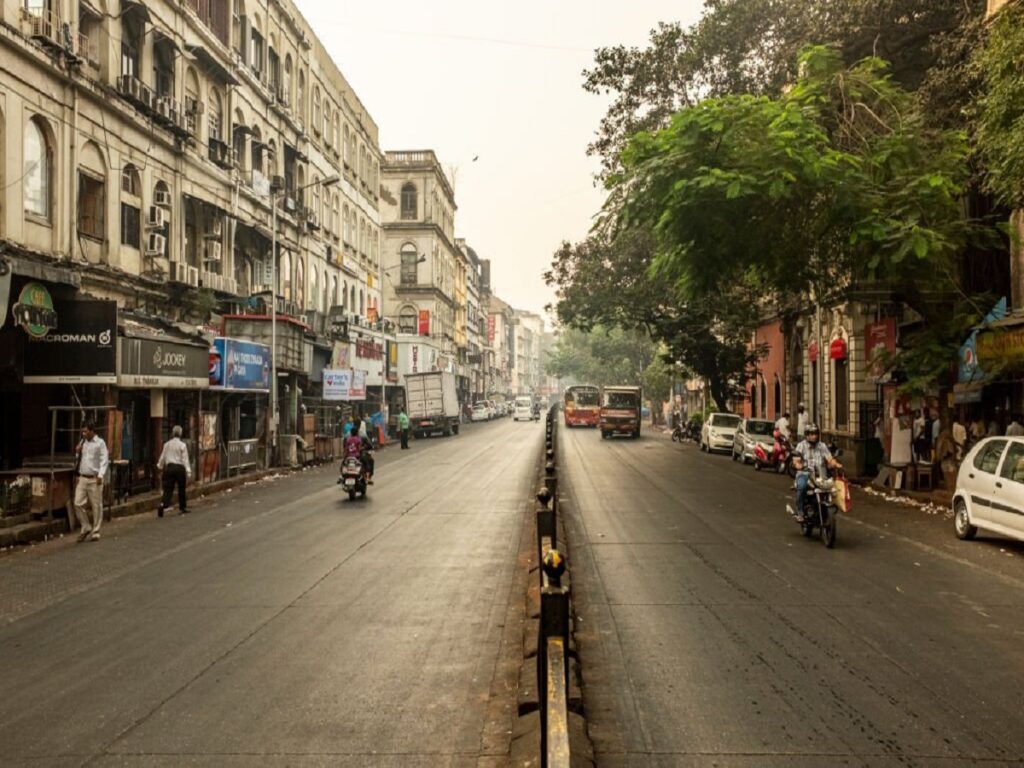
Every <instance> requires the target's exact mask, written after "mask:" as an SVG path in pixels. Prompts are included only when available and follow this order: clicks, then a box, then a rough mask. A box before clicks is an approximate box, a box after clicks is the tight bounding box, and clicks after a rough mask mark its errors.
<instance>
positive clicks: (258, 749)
mask: <svg viewBox="0 0 1024 768" xmlns="http://www.w3.org/2000/svg"><path fill="white" fill-rule="evenodd" d="M541 448H542V440H541V432H540V427H539V426H538V425H537V424H535V423H534V424H525V423H521V424H512V423H511V422H508V421H505V422H495V423H489V424H479V425H472V426H468V427H466V428H465V429H464V431H463V434H462V435H460V436H458V437H455V438H449V439H436V440H431V441H416V442H414V444H413V448H412V450H410V451H399V450H398V449H397V448H395V449H393V450H392V449H389V450H387V451H384V452H381V453H380V454H379V455H378V468H377V483H376V485H374V486H373V487H372V488H371V492H370V495H369V498H368V499H366V500H365V501H360V500H357V501H356V502H349V501H348V499H347V497H344V498H343V497H342V495H341V493H340V492H339V490H338V488H337V487H336V486H335V485H334V480H335V469H334V468H331V467H324V468H321V469H317V470H309V471H305V472H300V473H295V474H291V475H287V476H281V477H277V478H276V479H274V480H273V481H267V482H260V483H253V484H251V485H248V486H245V487H243V488H241V489H239V490H237V491H235V492H233V493H230V494H225V495H222V496H220V497H218V498H216V499H214V500H209V501H201V502H198V503H197V504H196V506H195V511H194V512H193V514H191V515H187V516H180V515H177V514H176V513H173V514H171V515H169V516H168V517H166V518H164V519H163V520H158V519H156V517H155V515H152V516H149V515H147V516H145V517H140V518H132V519H128V520H124V521H116V522H115V523H113V524H111V525H109V526H105V527H104V532H103V539H102V541H100V542H96V543H84V544H75V543H74V542H73V541H72V539H71V537H65V538H64V539H63V540H61V541H59V542H53V543H48V544H44V545H41V546H39V547H34V548H22V549H20V550H16V551H14V552H12V553H8V554H7V555H5V556H3V557H0V681H2V682H0V688H2V690H3V693H2V695H0V764H2V765H5V766H11V765H56V766H64V765H119V766H124V765H128V766H151V765H167V764H171V765H185V764H187V765H217V766H235V765H261V766H262V765H281V766H284V765H288V766H296V765H331V766H338V765H341V766H377V765H380V766H403V767H404V766H478V765H487V766H490V765H501V764H502V759H503V756H504V755H506V754H507V751H508V741H509V739H510V736H509V733H510V731H511V728H512V720H513V718H514V717H515V714H516V713H515V682H516V680H517V674H518V665H519V663H521V661H522V627H521V624H519V623H515V625H514V626H512V624H510V623H509V621H508V619H509V618H510V617H513V616H515V615H516V614H515V611H514V610H513V608H514V607H516V606H518V610H519V611H520V613H521V611H522V605H523V590H524V589H525V587H523V586H522V585H521V584H517V583H516V578H517V577H516V574H517V571H518V570H519V569H517V568H516V558H517V555H518V553H519V550H520V543H521V539H522V536H523V519H524V511H525V510H526V509H528V505H529V503H530V496H531V492H532V491H534V490H535V487H534V485H535V480H536V469H537V461H538V460H539V457H540V451H541ZM522 579H524V580H525V572H524V575H523V576H522ZM513 623H514V622H513ZM506 624H509V626H507V627H506Z"/></svg>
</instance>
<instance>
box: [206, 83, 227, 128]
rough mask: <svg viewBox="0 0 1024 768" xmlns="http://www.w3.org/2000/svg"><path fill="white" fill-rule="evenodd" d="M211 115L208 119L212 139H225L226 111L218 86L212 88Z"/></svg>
mask: <svg viewBox="0 0 1024 768" xmlns="http://www.w3.org/2000/svg"><path fill="white" fill-rule="evenodd" d="M209 101H210V116H209V118H208V120H207V123H208V125H209V129H210V139H216V140H217V141H223V140H224V113H223V106H222V105H223V101H222V100H221V97H220V91H218V90H217V89H216V88H211V89H210V99H209Z"/></svg>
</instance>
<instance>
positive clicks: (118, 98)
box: [0, 0, 381, 484]
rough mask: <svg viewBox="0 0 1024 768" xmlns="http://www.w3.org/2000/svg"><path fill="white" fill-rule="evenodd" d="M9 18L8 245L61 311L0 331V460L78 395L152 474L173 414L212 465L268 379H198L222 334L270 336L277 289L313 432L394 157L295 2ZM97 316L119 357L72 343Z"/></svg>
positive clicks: (166, 3) (289, 394)
mask: <svg viewBox="0 0 1024 768" xmlns="http://www.w3.org/2000/svg"><path fill="white" fill-rule="evenodd" d="M0 23H2V25H3V33H2V40H0V49H2V53H3V56H2V60H0V138H2V143H3V146H4V153H3V155H2V156H0V158H2V160H3V165H2V166H0V179H2V182H3V183H2V185H0V186H2V188H3V200H2V203H3V205H2V215H0V239H2V244H3V250H4V252H5V254H6V256H5V258H6V260H7V262H8V264H9V266H10V268H11V271H12V273H13V283H12V286H11V291H12V303H19V304H21V305H25V306H28V305H26V301H29V302H30V303H34V304H41V305H44V308H42V309H40V308H38V307H37V308H34V309H26V310H25V311H24V313H23V317H24V319H25V320H26V321H27V320H29V319H31V318H30V315H31V316H32V317H34V318H35V319H36V320H39V319H41V318H42V319H45V320H46V321H47V322H46V323H44V324H38V323H37V324H31V323H28V322H25V323H22V326H23V327H13V326H12V325H11V324H6V325H4V326H3V327H2V328H0V350H2V351H3V360H4V361H5V362H4V363H2V364H0V365H3V366H4V367H3V368H2V371H0V401H2V403H3V404H2V405H0V433H3V438H2V440H0V442H2V443H3V446H2V449H0V450H2V457H0V463H2V464H3V465H4V466H16V465H17V464H18V463H19V462H20V461H22V459H24V458H26V457H28V456H31V455H33V454H35V453H43V452H44V450H43V449H44V448H45V447H46V446H48V443H49V434H48V429H47V427H46V425H47V424H48V423H49V422H48V415H47V407H48V406H49V405H51V404H71V403H78V402H82V403H85V404H87V405H106V406H112V407H113V410H112V411H111V412H110V413H115V414H116V418H112V419H111V420H110V421H109V426H108V435H107V436H108V442H111V443H112V445H111V447H112V449H113V451H112V452H113V453H114V454H115V458H117V457H121V458H123V459H124V460H125V461H127V462H130V464H131V468H132V469H131V472H132V475H133V477H134V479H135V480H136V481H137V482H138V483H139V484H145V483H148V482H150V481H151V470H152V464H153V460H154V451H155V449H156V447H158V446H159V443H160V441H161V439H162V438H163V437H164V436H165V434H166V433H167V431H168V429H169V427H170V424H171V423H172V422H178V423H182V424H183V426H184V427H185V429H186V434H187V435H188V436H189V437H190V438H191V439H192V440H193V441H194V442H195V444H196V446H197V447H198V448H199V449H200V450H199V451H198V453H199V462H198V463H199V467H198V468H199V470H200V473H199V474H200V477H205V476H213V475H216V474H217V472H219V471H221V468H220V467H219V466H218V459H217V456H218V455H220V453H221V451H220V447H221V446H222V444H223V443H224V442H226V441H232V440H236V439H241V438H245V437H250V438H254V439H256V438H259V437H261V435H263V434H264V433H265V418H264V410H265V407H266V401H267V398H266V394H264V393H263V392H261V391H260V390H262V389H265V388H267V387H268V381H267V376H264V375H261V376H257V377H255V378H254V379H253V382H254V384H253V386H251V387H249V389H245V390H239V392H238V393H237V394H238V396H237V397H228V396H227V394H226V393H224V392H223V390H217V391H216V393H215V394H214V393H207V392H205V391H204V390H206V389H208V388H209V383H208V382H209V380H208V376H207V375H206V373H205V371H206V369H207V367H208V364H207V358H208V350H209V341H210V336H212V335H214V334H220V335H226V336H235V337H236V339H237V340H239V341H246V342H250V343H255V344H257V345H258V344H259V343H263V344H267V343H269V340H270V336H271V334H270V331H269V325H270V322H269V319H270V317H269V307H270V305H271V296H272V295H273V294H276V303H277V305H278V308H279V310H281V311H283V312H284V313H285V314H286V315H287V317H286V318H282V319H281V321H280V322H278V323H277V326H278V328H277V337H278V345H279V348H278V350H277V352H278V354H277V355H276V358H277V364H278V368H279V370H280V371H281V372H282V373H283V374H284V376H282V377H281V379H280V381H281V384H282V387H281V392H280V397H279V408H280V412H281V427H280V429H281V431H282V432H296V431H298V430H299V426H300V425H299V421H300V420H299V415H300V404H301V397H302V396H303V395H306V394H309V393H315V392H316V391H317V387H318V384H317V381H316V378H317V374H316V371H317V370H318V369H319V368H320V367H322V366H323V365H324V364H329V362H330V358H331V357H332V356H333V355H334V350H333V349H332V347H333V344H334V343H335V341H336V340H337V333H336V332H332V330H331V327H330V326H329V324H328V322H327V320H326V317H327V315H328V314H331V313H333V314H334V315H335V316H340V315H346V316H347V317H345V318H344V319H345V320H348V321H352V322H359V321H360V319H361V321H362V322H366V323H372V322H373V321H374V320H376V319H377V316H378V315H379V313H380V304H381V298H380V285H379V281H378V280H377V278H376V276H377V275H378V273H379V269H380V265H379V256H380V216H379V213H378V210H379V197H378V196H379V169H380V151H379V148H378V144H377V126H376V125H375V123H374V122H373V120H372V119H371V117H370V116H369V115H368V114H367V112H366V110H365V108H364V107H363V105H362V103H361V102H360V101H359V98H358V97H357V96H356V94H355V93H354V91H353V90H352V88H351V86H350V85H349V84H348V82H347V81H346V80H345V78H344V76H343V75H342V74H341V72H340V71H339V69H338V67H337V66H336V65H335V63H334V62H333V61H332V60H331V58H330V57H329V56H328V55H327V53H326V51H325V50H324V48H323V46H322V45H321V43H320V41H319V40H318V39H317V38H316V36H315V35H314V34H313V31H312V29H311V28H310V27H309V25H308V24H307V22H306V21H305V20H304V19H303V17H302V16H301V14H300V13H299V12H298V10H297V8H296V7H295V5H294V4H293V3H292V2H291V0H202V2H200V0H182V2H170V0H154V1H153V2H147V3H141V2H137V1H135V0H31V1H26V2H25V3H24V4H20V5H19V4H11V3H8V4H5V5H4V6H3V7H2V8H0ZM275 211H276V214H275ZM275 223H276V230H277V231H276V237H275V233H274V231H273V230H272V226H273V225H274V224H275ZM275 239H276V242H277V249H276V253H274V252H273V250H274V249H273V246H272V243H273V241H274V240H275ZM272 277H275V278H276V286H274V287H273V288H272V287H271V278H272ZM104 302H106V303H104ZM34 304H33V306H34ZM45 305H52V306H45ZM111 307H116V309H115V312H114V314H113V315H112V317H113V318H114V319H113V321H111V320H110V319H109V318H110V317H111V315H109V312H108V310H109V309H110V308H111ZM104 313H106V314H104ZM5 314H6V312H5ZM44 316H45V317H44ZM100 316H102V317H103V318H105V319H103V320H102V321H100V320H97V319H96V318H98V317H100ZM88 318H93V320H92V321H90V320H89V319H88ZM90 322H92V325H91V326H90V325H89V323H90ZM111 323H112V325H111ZM197 327H201V328H202V329H203V330H204V331H205V333H199V332H197ZM53 328H57V329H59V333H57V334H51V333H48V330H49V329H53ZM90 329H91V330H95V331H96V334H95V338H96V339H99V340H100V341H103V340H105V341H106V343H107V346H109V347H110V348H111V349H114V350H115V352H114V353H112V354H113V357H111V358H110V360H113V361H116V362H109V363H108V362H107V360H108V358H107V356H105V355H101V354H89V353H88V350H87V349H85V348H81V349H73V346H74V344H75V341H74V339H75V338H78V339H83V338H85V337H86V336H88V335H89V334H88V333H86V332H87V331H89V330H90ZM79 331H81V332H79ZM36 338H38V339H41V340H43V341H42V342H40V341H35V339H36ZM154 345H158V348H157V349H152V347H153V346H154ZM117 347H120V354H117V353H116V349H117ZM258 350H259V347H258V346H257V347H253V348H252V349H250V351H249V353H246V354H248V357H246V358H245V359H247V360H249V361H250V363H253V361H255V360H257V359H259V362H258V363H257V364H256V365H257V367H260V368H262V367H266V366H267V364H268V360H266V359H265V357H261V356H260V355H261V354H263V353H259V351H258ZM157 351H159V352H161V354H162V355H163V357H162V358H161V357H160V355H157V354H156V352H157ZM72 352H74V354H72ZM317 359H319V363H317V362H316V361H317ZM225 362H226V361H225ZM115 366H116V367H115ZM250 367H251V366H250ZM200 371H203V372H200ZM250 373H251V371H250ZM239 381H241V380H239ZM371 383H372V382H371ZM247 386H248V385H247ZM72 388H73V389H74V391H72ZM228 389H230V387H229V388H228ZM104 413H107V412H104ZM118 425H120V426H118ZM65 443H66V441H65ZM63 447H66V445H64V446H63Z"/></svg>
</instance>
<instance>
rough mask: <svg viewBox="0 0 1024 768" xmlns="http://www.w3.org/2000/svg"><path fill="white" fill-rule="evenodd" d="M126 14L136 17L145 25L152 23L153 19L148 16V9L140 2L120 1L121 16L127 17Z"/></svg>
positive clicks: (133, 0) (136, 0)
mask: <svg viewBox="0 0 1024 768" xmlns="http://www.w3.org/2000/svg"><path fill="white" fill-rule="evenodd" d="M128 14H134V15H135V16H138V17H139V18H140V19H142V20H143V21H144V22H146V23H147V24H151V23H152V22H153V18H152V17H151V16H150V15H149V8H147V7H146V4H145V3H143V2H140V0H121V16H127V15H128Z"/></svg>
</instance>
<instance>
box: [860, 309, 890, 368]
mask: <svg viewBox="0 0 1024 768" xmlns="http://www.w3.org/2000/svg"><path fill="white" fill-rule="evenodd" d="M895 352H896V319H895V318H893V317H889V318H886V319H885V320H881V321H879V322H877V323H868V324H867V325H866V326H864V356H865V359H866V360H867V364H868V370H867V377H868V380H869V381H878V380H879V379H881V378H882V377H883V376H884V375H885V368H886V363H887V362H888V361H889V360H890V359H891V358H892V355H893V353H895Z"/></svg>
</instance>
